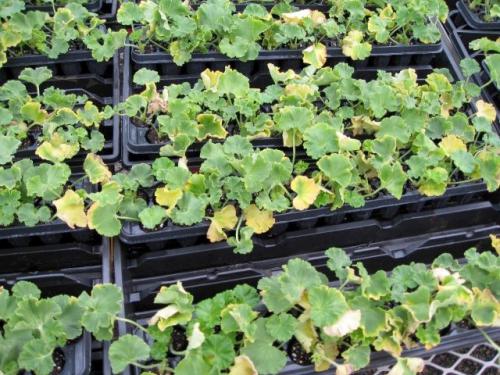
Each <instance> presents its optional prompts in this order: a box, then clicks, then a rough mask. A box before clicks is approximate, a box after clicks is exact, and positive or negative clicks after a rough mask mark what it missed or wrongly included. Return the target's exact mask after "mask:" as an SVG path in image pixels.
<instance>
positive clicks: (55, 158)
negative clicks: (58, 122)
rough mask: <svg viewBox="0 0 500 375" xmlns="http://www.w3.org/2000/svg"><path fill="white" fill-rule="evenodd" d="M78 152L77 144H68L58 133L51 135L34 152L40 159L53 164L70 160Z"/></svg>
mask: <svg viewBox="0 0 500 375" xmlns="http://www.w3.org/2000/svg"><path fill="white" fill-rule="evenodd" d="M79 150H80V146H79V145H78V143H73V144H68V143H65V142H64V139H63V138H62V137H61V135H60V134H59V133H54V134H52V136H51V138H50V140H49V141H44V142H43V143H42V144H41V145H40V146H39V147H38V148H37V149H36V151H35V154H37V155H38V156H39V157H40V158H42V159H44V160H49V161H51V162H53V163H60V162H62V161H64V160H66V159H71V158H72V157H73V156H75V155H76V154H77V153H78V151H79Z"/></svg>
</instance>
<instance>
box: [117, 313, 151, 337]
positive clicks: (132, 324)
mask: <svg viewBox="0 0 500 375" xmlns="http://www.w3.org/2000/svg"><path fill="white" fill-rule="evenodd" d="M115 319H116V320H118V321H120V322H124V323H127V324H130V325H131V326H134V327H135V328H138V329H139V330H141V331H142V332H144V333H146V334H147V335H149V332H148V330H147V329H146V328H144V327H143V326H141V325H140V324H139V323H137V322H134V321H133V320H130V319H127V318H122V317H121V316H117V317H115Z"/></svg>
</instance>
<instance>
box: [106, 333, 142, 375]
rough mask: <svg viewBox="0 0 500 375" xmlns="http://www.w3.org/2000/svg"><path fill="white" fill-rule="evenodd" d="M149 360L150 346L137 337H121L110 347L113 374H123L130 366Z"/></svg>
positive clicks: (127, 335) (128, 335)
mask: <svg viewBox="0 0 500 375" xmlns="http://www.w3.org/2000/svg"><path fill="white" fill-rule="evenodd" d="M148 358H149V346H148V344H146V343H145V342H144V341H143V340H142V339H140V338H139V337H137V336H134V335H130V334H126V335H124V336H120V337H119V338H118V340H116V341H114V342H113V343H112V344H111V346H110V347H109V361H110V362H111V368H112V369H113V373H115V374H118V373H121V372H122V371H123V370H125V368H126V367H127V366H128V365H131V364H135V363H140V362H141V361H145V360H147V359H148Z"/></svg>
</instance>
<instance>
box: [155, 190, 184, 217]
mask: <svg viewBox="0 0 500 375" xmlns="http://www.w3.org/2000/svg"><path fill="white" fill-rule="evenodd" d="M155 198H156V202H157V203H158V204H159V205H161V206H164V207H167V209H168V210H167V211H170V210H172V208H174V206H175V205H176V204H177V202H178V201H179V200H180V199H181V198H182V190H181V189H179V188H178V189H172V190H170V189H169V188H168V187H166V186H165V187H162V188H158V189H156V191H155Z"/></svg>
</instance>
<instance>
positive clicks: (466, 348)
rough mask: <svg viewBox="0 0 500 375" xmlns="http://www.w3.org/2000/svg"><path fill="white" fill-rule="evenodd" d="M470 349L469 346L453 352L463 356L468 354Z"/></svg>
mask: <svg viewBox="0 0 500 375" xmlns="http://www.w3.org/2000/svg"><path fill="white" fill-rule="evenodd" d="M471 349H472V348H471V347H470V346H468V347H465V348H460V349H455V350H454V351H455V352H457V353H459V354H465V353H468V352H469V351H470V350H471Z"/></svg>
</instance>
